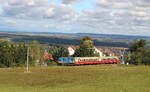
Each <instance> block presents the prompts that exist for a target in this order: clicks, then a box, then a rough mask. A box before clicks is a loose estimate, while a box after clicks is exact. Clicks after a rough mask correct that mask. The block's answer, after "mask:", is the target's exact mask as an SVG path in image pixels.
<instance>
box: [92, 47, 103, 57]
mask: <svg viewBox="0 0 150 92" xmlns="http://www.w3.org/2000/svg"><path fill="white" fill-rule="evenodd" d="M94 49H95V53H98V54H99V57H102V56H103V52H102V51H100V50H99V49H97V48H96V47H94Z"/></svg>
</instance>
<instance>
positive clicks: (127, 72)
mask: <svg viewBox="0 0 150 92" xmlns="http://www.w3.org/2000/svg"><path fill="white" fill-rule="evenodd" d="M24 70H25V69H24V68H9V69H0V92H150V66H128V67H126V66H117V65H93V66H70V67H68V66H52V67H38V68H30V70H31V71H32V72H31V73H24Z"/></svg>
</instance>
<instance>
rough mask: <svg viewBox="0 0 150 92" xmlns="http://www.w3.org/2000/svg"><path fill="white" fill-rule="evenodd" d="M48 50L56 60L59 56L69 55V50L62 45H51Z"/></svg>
mask: <svg viewBox="0 0 150 92" xmlns="http://www.w3.org/2000/svg"><path fill="white" fill-rule="evenodd" d="M48 52H49V53H50V54H52V56H53V59H54V61H57V60H58V58H59V57H68V55H69V52H68V50H67V49H66V48H64V47H62V46H51V47H49V48H48Z"/></svg>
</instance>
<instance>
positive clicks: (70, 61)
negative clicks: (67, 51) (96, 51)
mask: <svg viewBox="0 0 150 92" xmlns="http://www.w3.org/2000/svg"><path fill="white" fill-rule="evenodd" d="M117 63H120V61H119V59H118V57H60V58H58V64H59V65H93V64H117Z"/></svg>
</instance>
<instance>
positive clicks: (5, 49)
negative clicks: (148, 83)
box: [0, 41, 27, 67]
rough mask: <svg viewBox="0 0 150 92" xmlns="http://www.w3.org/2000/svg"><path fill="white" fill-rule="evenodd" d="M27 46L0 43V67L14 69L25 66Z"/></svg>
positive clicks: (5, 42)
mask: <svg viewBox="0 0 150 92" xmlns="http://www.w3.org/2000/svg"><path fill="white" fill-rule="evenodd" d="M26 55H27V52H26V46H25V44H24V43H19V44H14V43H10V42H7V41H0V67H13V66H20V65H23V64H25V61H26Z"/></svg>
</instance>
